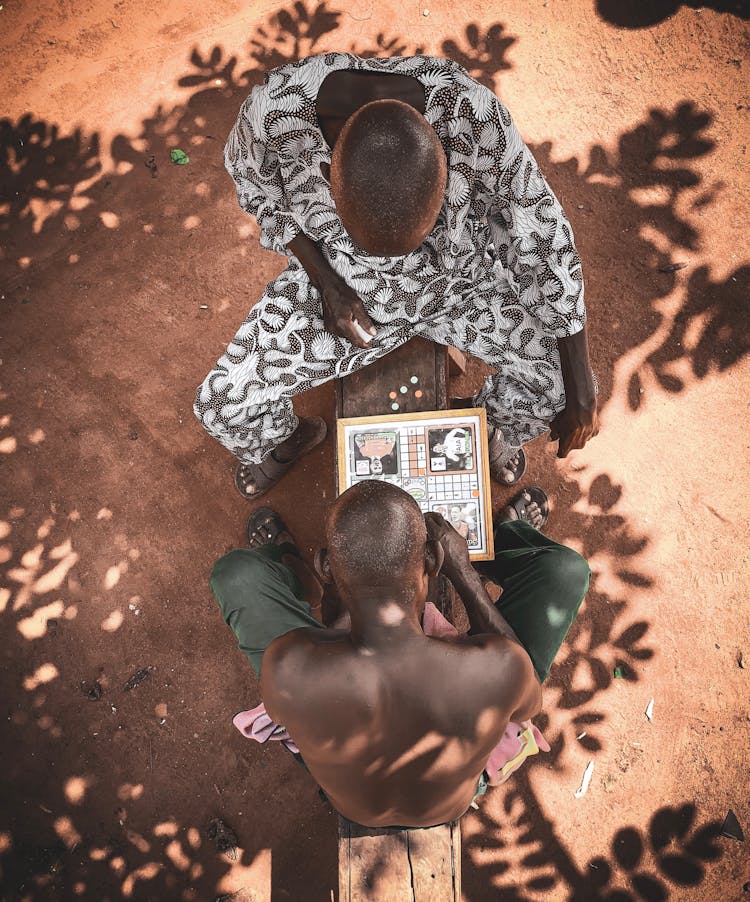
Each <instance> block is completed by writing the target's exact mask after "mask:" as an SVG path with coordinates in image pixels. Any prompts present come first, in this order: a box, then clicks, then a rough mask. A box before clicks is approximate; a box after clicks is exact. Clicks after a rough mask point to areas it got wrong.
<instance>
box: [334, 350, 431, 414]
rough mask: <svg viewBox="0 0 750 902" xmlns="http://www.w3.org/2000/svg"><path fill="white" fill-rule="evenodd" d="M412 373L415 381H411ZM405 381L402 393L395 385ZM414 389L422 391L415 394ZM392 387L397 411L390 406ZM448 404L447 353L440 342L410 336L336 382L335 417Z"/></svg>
mask: <svg viewBox="0 0 750 902" xmlns="http://www.w3.org/2000/svg"><path fill="white" fill-rule="evenodd" d="M412 376H416V377H417V379H419V382H418V383H417V384H416V385H413V384H412V383H411V381H410V380H411V377H412ZM402 385H406V386H407V388H408V392H407V393H406V394H405V395H402V394H401V393H400V392H399V388H400V387H401V386H402ZM414 389H418V390H419V391H421V392H422V396H421V397H420V398H417V397H416V395H415V393H414ZM392 391H396V392H397V393H398V397H397V398H396V401H397V403H398V405H399V409H398V411H392V410H391V404H392V403H393V399H392V398H390V397H389V395H390V393H391V392H392ZM447 407H448V353H447V349H446V348H445V347H443V346H442V345H436V344H433V343H432V342H431V341H425V340H424V339H423V338H412V339H411V341H407V342H406V344H403V345H401V347H400V348H396V350H395V351H391V353H390V354H388V355H386V356H385V357H381V359H380V360H378V361H376V362H375V363H373V364H371V365H370V366H368V367H365V368H364V369H363V370H357V372H356V373H352V374H351V375H350V376H345V377H344V378H343V379H339V380H338V381H337V383H336V417H337V419H338V418H339V417H374V416H380V415H382V414H388V413H394V412H395V413H415V412H417V411H422V410H445V409H447Z"/></svg>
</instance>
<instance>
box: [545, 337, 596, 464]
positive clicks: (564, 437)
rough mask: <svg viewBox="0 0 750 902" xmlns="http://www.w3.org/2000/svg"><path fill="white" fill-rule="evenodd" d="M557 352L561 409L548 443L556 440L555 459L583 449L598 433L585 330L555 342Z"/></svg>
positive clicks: (551, 428)
mask: <svg viewBox="0 0 750 902" xmlns="http://www.w3.org/2000/svg"><path fill="white" fill-rule="evenodd" d="M557 349H558V351H559V352H560V365H561V367H562V377H563V385H564V386H565V409H564V410H563V411H562V412H561V413H559V414H558V415H557V416H556V417H555V418H554V420H552V422H551V423H550V441H555V440H556V439H559V444H558V448H557V456H558V457H566V456H567V454H568V452H569V451H573V450H574V449H576V448H583V446H584V445H585V444H586V442H587V441H588V440H589V439H590V438H593V437H594V436H595V435H597V434H598V432H599V417H598V415H597V409H596V389H595V388H594V377H593V375H592V372H591V362H590V360H589V346H588V337H587V335H586V326H584V327H583V329H581V331H580V332H576V333H575V334H574V335H568V336H567V337H565V338H558V339H557Z"/></svg>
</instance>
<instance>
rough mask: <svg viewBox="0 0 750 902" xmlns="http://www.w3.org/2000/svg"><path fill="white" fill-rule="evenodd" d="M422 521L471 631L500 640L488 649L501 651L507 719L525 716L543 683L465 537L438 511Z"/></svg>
mask: <svg viewBox="0 0 750 902" xmlns="http://www.w3.org/2000/svg"><path fill="white" fill-rule="evenodd" d="M425 523H426V525H427V534H428V536H429V537H430V539H432V541H434V542H439V543H440V545H441V546H442V548H443V553H444V561H443V572H444V573H445V575H446V576H447V577H448V579H449V580H450V581H451V583H453V586H454V588H455V590H456V592H458V594H459V596H460V598H461V601H462V602H463V603H464V607H465V608H466V613H467V615H468V617H469V625H470V626H471V630H472V632H473V633H474V634H479V635H483V636H488V637H498V638H499V639H500V640H502V644H500V645H498V644H497V639H495V640H494V641H493V642H491V643H490V646H489V647H488V649H487V651H489V652H490V653H496V652H501V655H499V656H498V655H496V656H495V659H496V660H497V661H498V663H499V666H500V668H501V674H500V676H499V681H500V682H501V683H502V685H503V687H504V692H505V693H506V697H508V696H507V694H509V695H510V698H512V699H513V713H512V714H511V715H510V719H511V720H513V721H516V722H519V721H523V720H528V719H529V718H530V717H533V716H534V715H535V714H537V713H538V712H539V711H540V710H541V707H542V687H541V684H540V682H539V679H538V678H537V675H536V672H535V670H534V665H533V663H532V661H531V658H530V657H529V655H528V652H527V651H526V649H525V648H524V647H523V645H522V644H521V641H520V640H519V638H518V636H517V635H516V634H515V632H514V631H513V627H512V626H511V625H510V624H509V623H508V621H507V620H506V619H505V617H503V615H502V614H501V613H500V611H498V609H497V608H496V607H495V605H494V604H493V603H492V599H491V598H490V596H489V595H488V594H487V590H486V589H485V588H484V585H483V583H482V580H481V578H480V576H479V574H478V573H477V572H476V570H475V569H474V568H473V567H472V565H471V560H470V558H469V549H468V546H467V545H466V541H465V540H464V539H462V538H461V536H460V535H459V534H458V533H457V532H456V530H455V529H454V528H453V527H452V526H451V525H450V523H448V522H447V521H446V520H445V519H444V518H443V517H441V516H440V515H439V514H435V513H429V514H426V515H425Z"/></svg>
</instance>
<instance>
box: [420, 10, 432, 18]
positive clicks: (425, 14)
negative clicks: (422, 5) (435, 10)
mask: <svg viewBox="0 0 750 902" xmlns="http://www.w3.org/2000/svg"><path fill="white" fill-rule="evenodd" d="M429 14H430V11H429V9H423V10H422V15H423V16H424V17H425V19H426V18H427V16H429Z"/></svg>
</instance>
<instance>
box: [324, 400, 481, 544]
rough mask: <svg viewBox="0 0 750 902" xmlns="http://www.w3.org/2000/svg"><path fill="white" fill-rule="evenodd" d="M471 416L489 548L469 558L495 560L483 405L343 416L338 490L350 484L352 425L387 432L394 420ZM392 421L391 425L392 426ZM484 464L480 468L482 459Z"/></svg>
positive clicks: (338, 430)
mask: <svg viewBox="0 0 750 902" xmlns="http://www.w3.org/2000/svg"><path fill="white" fill-rule="evenodd" d="M467 417H477V418H478V419H479V424H478V430H477V431H478V433H479V434H478V436H477V440H478V448H477V468H478V469H481V493H480V494H481V495H482V497H483V498H484V504H483V505H480V504H478V505H477V507H478V508H479V509H480V510H481V514H482V522H483V525H484V534H485V536H486V550H485V551H484V552H477V551H472V550H471V549H469V557H470V558H471V560H472V561H492V560H494V559H495V544H494V530H493V526H492V483H491V481H490V464H489V447H488V445H489V442H488V437H487V412H486V411H485V409H484V408H483V407H465V408H461V409H459V410H424V411H419V412H415V413H393V414H381V415H380V416H374V417H341V418H339V419H338V420H337V421H336V451H337V454H336V456H337V458H338V460H337V464H338V467H337V477H338V478H337V481H336V491H337V494H339V495H340V494H341V493H342V491H344V488H342V487H345V486H346V461H347V456H348V453H349V452H348V448H347V447H346V429H347V427H349V426H367V427H371V428H372V429H373V430H374V431H380V432H386V431H388V429H389V428H390V429H391V430H392V429H393V424H394V423H399V422H414V421H415V420H437V421H439V422H440V423H443V422H450V421H452V420H466V419H467ZM389 424H391V425H390V427H389ZM480 459H481V461H482V466H481V468H479V466H478V463H479V460H480Z"/></svg>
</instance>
